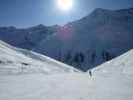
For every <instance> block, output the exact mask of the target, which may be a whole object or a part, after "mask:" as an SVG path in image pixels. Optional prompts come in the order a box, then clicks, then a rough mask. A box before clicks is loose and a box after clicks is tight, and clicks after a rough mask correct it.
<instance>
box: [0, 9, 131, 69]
mask: <svg viewBox="0 0 133 100" xmlns="http://www.w3.org/2000/svg"><path fill="white" fill-rule="evenodd" d="M132 9H133V8H129V9H123V10H121V9H120V10H106V9H102V8H97V9H95V10H94V11H93V12H92V13H91V14H89V15H87V16H86V17H83V18H81V19H80V20H77V21H73V22H70V23H68V24H66V25H64V26H58V25H55V26H52V27H46V26H44V25H41V24H40V25H38V26H35V27H31V28H27V29H21V30H19V29H18V30H16V31H14V29H15V28H14V27H10V29H8V28H7V29H5V30H2V29H1V28H0V39H1V40H3V41H5V42H7V43H9V44H12V45H14V46H17V47H21V48H25V49H29V50H33V51H35V52H38V53H42V54H44V55H47V56H49V57H52V58H54V59H56V60H59V61H62V62H65V63H67V64H70V65H72V66H75V67H76V68H79V69H82V70H84V71H86V70H88V69H89V68H92V67H95V66H97V65H99V64H101V63H103V62H105V61H108V60H110V59H112V58H114V57H116V56H119V55H121V54H123V53H125V52H126V51H128V50H130V49H132V48H133V40H132V37H133V34H132V32H133V29H132V26H133V13H132ZM3 34H4V35H3ZM15 37H17V39H16V38H15Z"/></svg>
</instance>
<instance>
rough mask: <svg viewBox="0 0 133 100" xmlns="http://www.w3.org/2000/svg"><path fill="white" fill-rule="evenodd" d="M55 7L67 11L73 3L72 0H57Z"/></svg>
mask: <svg viewBox="0 0 133 100" xmlns="http://www.w3.org/2000/svg"><path fill="white" fill-rule="evenodd" d="M57 5H58V7H59V9H60V10H63V11H68V10H70V9H71V8H72V6H73V1H72V0H58V1H57Z"/></svg>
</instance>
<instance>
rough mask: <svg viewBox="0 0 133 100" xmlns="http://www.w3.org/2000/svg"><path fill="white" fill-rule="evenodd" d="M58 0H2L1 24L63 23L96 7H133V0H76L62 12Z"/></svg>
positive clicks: (48, 24)
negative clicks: (66, 10)
mask: <svg viewBox="0 0 133 100" xmlns="http://www.w3.org/2000/svg"><path fill="white" fill-rule="evenodd" d="M56 1H57V0H0V26H16V27H29V26H34V25H38V24H44V25H47V26H50V25H55V24H59V25H63V24H65V23H68V22H70V21H74V20H77V19H80V18H82V17H84V16H86V15H88V14H89V13H90V12H92V11H93V10H94V9H95V8H106V9H123V8H129V7H133V0H74V6H73V8H72V9H71V10H70V11H69V12H63V11H62V12H61V11H60V10H58V9H57V5H56Z"/></svg>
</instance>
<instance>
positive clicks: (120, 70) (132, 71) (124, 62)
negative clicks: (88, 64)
mask: <svg viewBox="0 0 133 100" xmlns="http://www.w3.org/2000/svg"><path fill="white" fill-rule="evenodd" d="M93 71H94V73H96V74H103V75H109V76H112V75H115V76H116V75H118V76H119V75H121V76H122V75H123V76H128V77H133V50H130V51H129V52H127V53H125V54H123V55H122V56H120V57H117V58H116V59H113V60H111V61H109V62H107V63H105V64H102V65H100V66H99V67H97V68H94V69H93Z"/></svg>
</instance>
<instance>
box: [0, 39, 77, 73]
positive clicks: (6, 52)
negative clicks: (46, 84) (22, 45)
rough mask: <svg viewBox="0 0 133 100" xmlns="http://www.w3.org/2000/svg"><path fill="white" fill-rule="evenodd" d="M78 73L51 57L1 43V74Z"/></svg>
mask: <svg viewBox="0 0 133 100" xmlns="http://www.w3.org/2000/svg"><path fill="white" fill-rule="evenodd" d="M64 72H78V70H76V69H74V68H73V67H71V66H68V65H66V64H63V63H60V62H58V61H56V60H53V59H51V58H49V57H46V56H43V55H40V54H37V53H34V52H31V51H28V50H24V49H18V48H15V47H12V46H10V45H8V44H6V43H4V42H2V41H0V74H23V73H27V74H29V73H44V74H52V73H64Z"/></svg>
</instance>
